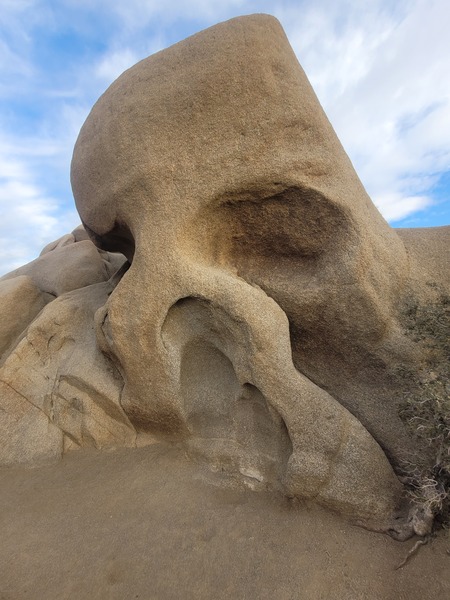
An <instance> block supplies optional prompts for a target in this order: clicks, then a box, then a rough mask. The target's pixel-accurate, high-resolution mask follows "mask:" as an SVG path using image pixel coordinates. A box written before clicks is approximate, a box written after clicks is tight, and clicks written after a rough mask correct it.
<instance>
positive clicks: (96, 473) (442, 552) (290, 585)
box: [0, 444, 450, 600]
mask: <svg viewBox="0 0 450 600" xmlns="http://www.w3.org/2000/svg"><path fill="white" fill-rule="evenodd" d="M249 484H250V485H251V481H250V480H249ZM0 530H1V542H0V599H1V600H22V599H25V598H26V599H32V600H40V599H42V600H53V599H54V600H64V599H71V600H72V599H77V600H84V599H89V600H96V599H108V600H115V599H117V600H128V599H141V600H153V599H155V600H156V599H158V600H166V599H167V600H169V599H170V600H172V599H173V600H177V599H180V600H189V599H196V600H200V599H205V600H210V599H221V598H223V599H237V600H244V599H249V600H264V599H271V600H272V599H276V600H288V599H289V600H297V599H301V600H316V599H317V600H318V599H324V600H325V599H326V600H329V599H333V600H344V599H345V600H351V599H352V600H353V599H354V600H363V599H365V598H367V599H370V600H374V599H376V600H377V599H380V600H391V599H392V600H394V599H395V600H402V599H405V600H415V599H417V600H419V599H420V600H427V599H428V598H430V599H433V600H441V599H442V600H447V599H448V598H450V556H449V555H448V553H447V551H448V549H449V548H450V537H449V535H448V532H445V531H443V532H441V533H440V534H439V535H438V536H437V537H436V538H435V539H434V540H433V541H432V542H431V543H429V544H427V545H426V546H423V547H421V548H420V549H419V551H418V553H417V554H415V555H414V556H412V557H411V558H410V560H409V561H408V563H407V564H406V565H405V566H404V567H403V568H402V569H399V570H395V567H396V566H397V565H398V564H399V563H400V562H401V561H402V560H403V559H404V557H405V556H406V554H407V553H408V550H409V549H410V548H411V547H412V546H413V545H414V543H415V540H409V541H408V542H405V543H399V542H395V541H393V540H391V539H390V538H389V537H387V536H385V535H381V534H375V533H371V532H368V531H365V530H363V529H360V528H358V527H353V526H352V525H349V524H348V523H346V522H345V521H343V520H341V519H340V518H338V517H336V516H335V515H333V514H331V513H329V512H326V511H324V510H321V509H318V508H316V507H313V506H308V505H305V504H301V503H298V502H296V501H292V500H287V499H285V498H282V497H280V496H279V495H277V494H275V493H270V492H253V491H251V490H250V489H244V488H243V487H242V484H241V486H240V487H239V486H238V485H237V484H236V485H235V486H233V483H232V481H231V480H229V479H227V477H226V476H225V475H223V474H221V473H210V472H208V471H207V470H205V468H204V467H202V466H201V465H197V464H195V463H192V462H189V461H188V460H186V459H185V458H184V456H183V454H182V453H181V451H180V450H178V449H177V448H173V447H170V446H166V445H163V444H155V445H153V446H150V447H146V448H140V449H133V450H116V451H113V452H104V453H100V452H96V451H86V450H83V451H78V452H73V453H70V454H69V455H67V456H66V457H65V458H64V460H63V461H61V462H60V463H58V464H55V465H51V466H46V467H41V468H39V469H23V468H20V469H19V468H4V469H2V470H0Z"/></svg>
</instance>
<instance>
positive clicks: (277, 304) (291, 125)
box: [0, 15, 450, 539]
mask: <svg viewBox="0 0 450 600" xmlns="http://www.w3.org/2000/svg"><path fill="white" fill-rule="evenodd" d="M72 185H73V190H74V196H75V200H76V204H77V208H78V211H79V213H80V216H81V219H82V222H83V224H84V230H83V232H82V233H80V231H81V230H76V231H78V238H79V239H75V238H76V236H75V235H74V234H71V235H72V237H73V238H74V239H73V240H72V239H71V238H70V236H64V238H62V240H60V241H59V243H56V244H55V247H54V246H52V245H51V246H50V247H49V248H47V249H45V253H44V254H43V256H41V258H39V259H38V260H37V261H34V262H33V263H30V265H27V266H26V267H22V269H19V270H18V271H17V272H14V273H12V274H10V275H9V276H7V278H6V279H5V278H4V279H5V281H2V280H0V294H3V288H2V287H1V286H6V287H4V290H5V291H4V294H3V296H2V297H4V298H6V300H5V301H4V304H3V305H2V306H9V305H12V304H14V301H13V300H11V299H12V298H13V297H14V296H13V295H14V294H16V295H17V294H18V293H19V292H18V291H17V290H18V289H22V288H23V289H24V290H27V291H26V292H23V294H24V295H25V296H26V298H27V299H28V300H27V302H25V304H24V305H23V306H22V304H21V305H20V306H19V305H17V310H16V311H13V312H14V314H17V319H16V321H15V323H16V324H15V325H14V326H13V327H12V328H11V331H10V330H8V332H6V333H3V329H1V330H0V332H1V334H2V336H4V340H0V342H2V344H1V347H2V348H3V349H4V356H3V359H2V361H3V366H2V367H1V369H0V379H1V380H2V383H1V385H3V386H4V388H3V389H4V391H3V392H2V394H3V395H2V396H0V403H3V408H4V413H5V415H6V416H0V427H2V428H3V431H5V433H4V434H2V436H3V439H5V440H6V443H5V444H4V447H3V448H2V450H1V451H0V460H2V461H3V462H4V463H9V464H11V463H14V462H38V461H40V460H47V459H49V458H52V457H56V456H60V455H61V454H62V453H63V452H64V450H65V449H68V448H73V447H78V446H84V445H94V446H96V447H104V446H108V445H129V446H133V445H136V444H141V443H147V442H149V441H151V440H154V439H164V440H168V441H171V442H176V443H180V444H182V445H184V447H185V448H186V450H187V451H188V452H189V453H190V454H191V455H192V456H193V457H196V459H200V460H204V461H206V462H207V463H209V464H210V465H211V466H212V467H213V468H220V469H224V470H226V471H229V472H230V473H232V474H234V475H235V477H236V478H237V480H240V481H242V482H244V483H246V484H247V485H249V486H251V487H253V488H254V489H267V488H270V489H280V490H282V491H283V492H284V493H286V494H288V495H291V496H297V497H300V498H308V499H314V500H316V501H317V502H319V503H321V504H322V505H324V506H326V507H329V508H332V509H333V510H336V511H338V512H340V513H342V514H344V515H346V516H348V517H349V518H351V519H352V520H354V521H355V522H357V523H359V524H361V525H363V526H365V527H368V528H372V529H375V530H379V531H389V532H390V533H391V534H392V535H393V536H394V537H398V538H400V539H402V538H405V537H407V536H408V535H410V534H412V533H413V531H414V529H415V530H416V531H420V532H422V531H426V529H427V527H428V525H429V522H430V519H431V518H432V515H433V514H434V513H433V510H432V509H430V507H429V506H427V507H426V510H425V509H424V508H423V507H422V509H421V510H419V511H417V510H412V509H411V508H410V506H409V503H408V501H407V499H406V498H405V490H404V487H403V485H402V483H400V480H399V478H398V475H401V476H402V477H403V478H404V477H406V476H407V474H406V472H405V468H404V466H403V465H404V464H405V462H407V461H408V460H409V462H411V461H418V460H419V459H418V457H420V461H421V465H422V464H423V468H425V469H426V468H427V465H428V466H430V465H432V464H433V462H435V457H434V456H433V453H432V452H430V451H429V444H427V443H426V440H422V441H421V440H420V439H417V436H414V435H413V433H412V431H411V429H410V428H409V427H408V423H410V422H411V419H412V420H414V405H413V404H411V403H410V399H411V398H416V397H417V398H419V397H420V398H421V397H422V396H421V394H422V395H423V393H424V387H423V377H425V378H426V373H427V372H429V371H430V370H431V371H432V372H433V373H435V374H436V372H437V375H436V377H435V379H437V380H438V382H440V381H441V380H442V379H443V378H444V375H445V373H444V371H445V370H444V369H441V368H440V367H439V365H442V364H443V362H444V358H443V355H441V354H440V353H441V350H442V349H441V346H439V343H436V344H435V346H436V347H435V348H434V350H433V352H434V354H433V357H434V358H433V360H434V363H433V365H432V364H431V362H430V361H431V359H430V352H429V345H428V346H427V344H426V343H425V342H424V336H423V335H422V336H421V335H418V334H417V331H415V330H414V327H415V326H416V324H417V323H416V321H415V320H414V319H415V315H416V316H417V314H421V313H420V311H421V310H425V309H424V307H434V308H435V309H436V311H437V312H438V313H439V311H441V312H442V311H444V309H445V302H444V301H443V298H444V297H445V292H446V290H447V291H448V290H449V289H450V284H449V275H448V269H446V268H445V264H446V263H445V260H446V259H445V249H446V248H447V247H448V246H447V244H448V238H449V229H448V228H439V229H436V230H416V231H411V230H409V231H404V232H396V231H394V230H392V229H391V228H390V227H389V226H388V224H387V223H386V222H385V221H384V220H383V218H382V217H381V215H380V214H379V213H378V211H377V209H376V208H375V206H374V205H373V204H372V202H371V200H370V198H369V197H368V196H367V194H366V192H365V191H364V189H363V187H362V185H361V183H360V181H359V179H358V177H357V175H356V173H355V171H354V169H353V167H352V165H351V163H350V161H349V159H348V157H347V156H346V154H345V152H344V150H343V149H342V147H341V145H340V143H339V140H338V139H337V137H336V135H335V133H334V131H333V129H332V127H331V125H330V123H329V121H328V120H327V118H326V116H325V114H324V113H323V110H322V108H321V107H320V105H319V103H318V101H317V98H316V96H315V94H314V92H313V90H312V88H311V86H310V84H309V82H308V80H307V79H306V76H305V74H304V72H303V71H302V69H301V67H300V65H299V64H298V62H297V60H296V58H295V56H294V54H293V51H292V49H291V47H290V45H289V43H288V41H287V39H286V36H285V34H284V32H283V30H282V29H281V26H280V25H279V23H278V21H276V19H274V18H272V17H269V16H265V15H255V16H249V17H242V18H238V19H233V20H231V21H228V22H226V23H222V24H219V25H217V26H215V27H212V28H210V29H208V30H205V31H203V32H200V33H199V34H197V35H195V36H193V37H191V38H189V39H187V40H185V41H183V42H181V43H179V44H176V45H175V46H172V47H171V48H168V49H167V50H164V51H162V52H159V53H158V54H156V55H154V56H151V57H149V58H148V59H146V60H144V61H141V62H140V63H138V64H137V65H136V66H134V67H133V68H131V69H129V70H128V71H126V72H125V73H124V74H123V75H122V76H121V77H119V79H118V80H117V81H116V82H115V83H113V84H112V86H111V87H110V88H109V89H108V90H107V91H106V92H105V94H104V95H103V96H102V97H101V98H100V99H99V101H98V102H97V103H96V105H95V106H94V108H93V109H92V111H91V113H90V115H89V117H88V118H87V120H86V123H85V124H84V126H83V127H82V129H81V132H80V135H79V138H78V141H77V144H76V147H75V151H74V157H73V163H72ZM85 232H87V233H88V234H89V237H90V240H92V241H89V239H84V238H85V237H87V236H86V234H85ZM74 233H75V232H74ZM92 242H94V244H95V246H97V248H96V247H95V246H94V244H93V243H92ZM122 255H125V256H126V258H127V261H125V258H124V257H123V256H122ZM46 257H47V258H46ZM49 257H50V258H49ZM51 257H53V258H51ZM51 260H53V262H52V266H50V261H51ZM45 261H47V262H45ZM68 264H70V265H71V266H70V269H67V267H66V265H68ZM128 267H129V268H128ZM117 269H119V270H118V272H117V273H116V274H115V275H114V272H115V271H116V270H117ZM20 286H22V287H20ZM55 296H57V298H56V299H54V298H55ZM8 302H9V304H8ZM7 310H9V309H7ZM414 311H415V312H414ZM439 314H440V313H439ZM442 314H443V313H442ZM15 318H16V317H15ZM17 323H19V324H17ZM436 365H438V366H437V367H436ZM433 369H434V370H433ZM417 373H419V376H417V375H416V374H417ZM424 374H425V375H424ZM421 378H422V379H421ZM405 402H406V404H405ZM408 402H409V404H408ZM0 406H2V405H0ZM408 411H409V412H408ZM1 414H2V415H3V413H1ZM405 415H406V418H405ZM411 415H412V416H411ZM2 419H3V420H2ZM412 457H413V458H412ZM403 481H405V479H403ZM434 512H436V511H434ZM421 528H422V529H421Z"/></svg>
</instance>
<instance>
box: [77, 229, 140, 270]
mask: <svg viewBox="0 0 450 600" xmlns="http://www.w3.org/2000/svg"><path fill="white" fill-rule="evenodd" d="M83 227H84V228H85V230H86V231H87V233H88V235H89V237H90V238H91V240H92V241H93V242H94V244H95V245H96V246H97V248H100V249H101V250H106V251H108V252H120V253H121V254H123V255H124V256H126V257H127V259H128V262H129V263H132V262H133V257H134V251H135V242H134V237H133V234H132V233H131V231H130V229H129V227H128V225H127V224H126V223H119V222H117V221H116V222H115V223H114V227H113V228H112V229H111V230H110V231H107V232H106V233H102V234H98V233H96V232H95V231H94V230H93V229H91V228H90V227H89V226H88V225H86V223H84V222H83Z"/></svg>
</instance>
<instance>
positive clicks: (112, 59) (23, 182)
mask: <svg viewBox="0 0 450 600" xmlns="http://www.w3.org/2000/svg"><path fill="white" fill-rule="evenodd" d="M258 12H260V13H261V12H263V13H269V14H272V15H274V16H276V17H277V18H278V19H279V20H280V21H281V23H282V25H283V27H284V29H285V31H286V33H287V35H288V38H289V40H290V42H291V45H292V47H293V49H294V51H295V53H296V55H297V57H298V59H299V61H300V63H301V64H302V66H303V68H304V69H305V71H306V74H307V75H308V77H309V79H310V81H311V83H312V85H313V87H314V89H315V91H316V93H317V95H318V97H319V100H320V102H321V104H322V106H323V107H324V109H325V112H326V113H327V115H328V117H329V119H330V121H331V123H332V125H333V126H334V128H335V130H336V132H337V134H338V136H339V138H340V140H341V142H342V144H343V146H344V148H345V149H346V151H347V153H348V155H349V156H350V158H351V160H352V162H353V164H354V166H355V168H356V171H357V173H358V175H359V176H360V178H361V180H362V182H363V184H364V185H365V187H366V189H367V191H368V193H369V194H370V196H371V198H372V200H373V201H374V203H375V204H376V206H377V207H378V208H379V210H380V211H381V213H382V214H383V216H384V217H385V219H386V220H388V221H389V223H391V225H392V226H394V227H430V226H436V225H448V224H450V35H449V33H448V30H449V25H450V1H449V0H272V1H267V0H196V1H188V0H184V1H183V0H165V1H162V0H0V275H1V274H4V273H6V272H8V271H11V270H12V269H14V268H16V267H18V266H20V265H22V264H24V263H26V262H29V261H30V260H33V259H34V258H36V257H37V256H38V255H39V252H40V250H41V249H42V248H43V247H44V246H45V245H46V244H47V243H48V242H50V241H52V240H54V239H57V238H58V237H60V236H61V235H63V234H65V233H67V232H70V231H71V230H72V229H74V228H75V227H76V226H77V225H78V224H79V222H80V221H79V217H78V215H77V213H76V210H75V206H74V202H73V196H72V192H71V188H70V180H69V171H70V160H71V155H72V150H73V146H74V143H75V140H76V138H77V135H78V132H79V130H80V127H81V125H82V124H83V122H84V120H85V118H86V117H87V115H88V113H89V110H90V109H91V107H92V105H93V104H94V102H95V101H96V100H97V98H98V97H99V96H100V95H101V94H102V93H103V92H104V91H105V89H106V88H107V87H108V86H109V85H110V84H111V83H112V82H113V81H114V79H115V78H116V77H118V76H119V75H120V74H121V73H122V72H123V71H124V70H125V69H127V68H128V67H130V66H132V65H133V64H135V63H136V62H137V61H138V60H141V59H142V58H145V57H146V56H149V55H150V54H153V53H154V52H157V51H159V50H162V49H163V48H165V47H167V46H170V45H172V44H174V43H176V42H178V41H180V40H182V39H184V38H185V37H187V36H189V35H192V34H193V33H196V32H197V31H200V30H201V29H205V28H206V27H209V26H211V25H214V24H215V23H218V22H220V21H224V20H227V19H229V18H232V17H235V16H238V15H245V14H251V13H258Z"/></svg>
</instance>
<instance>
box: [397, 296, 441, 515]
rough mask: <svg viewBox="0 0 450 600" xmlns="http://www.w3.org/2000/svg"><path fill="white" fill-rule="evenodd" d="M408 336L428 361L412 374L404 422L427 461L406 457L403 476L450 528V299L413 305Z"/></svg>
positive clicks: (411, 491)
mask: <svg viewBox="0 0 450 600" xmlns="http://www.w3.org/2000/svg"><path fill="white" fill-rule="evenodd" d="M403 317H404V327H405V330H406V331H407V334H408V335H409V336H411V337H412V338H413V339H414V341H415V342H416V343H418V344H420V346H421V349H422V351H423V354H424V357H425V361H424V367H423V369H421V370H420V371H419V372H418V373H409V375H408V376H409V378H412V379H413V383H414V385H412V386H411V387H410V388H409V389H410V390H413V391H412V392H411V391H410V392H408V394H405V396H404V397H403V401H402V402H401V404H400V416H401V418H402V420H403V421H404V422H405V423H406V425H407V427H408V429H409V431H410V432H411V434H412V435H413V436H414V437H415V438H416V439H417V441H418V446H419V448H422V449H424V452H423V455H421V454H420V453H418V454H417V455H416V456H409V457H406V458H405V460H404V464H403V465H402V467H403V475H404V481H405V483H406V485H407V488H408V491H409V494H410V496H411V497H412V499H413V500H414V501H415V502H417V503H418V504H419V505H421V506H422V507H423V509H424V511H425V512H426V513H428V514H433V515H436V516H437V519H438V520H440V521H441V522H447V523H449V522H450V297H449V296H447V295H445V294H442V293H441V294H439V295H438V299H437V300H436V302H434V303H432V304H429V305H427V306H419V305H418V304H411V305H410V306H408V308H407V310H406V312H405V313H404V315H403Z"/></svg>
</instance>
